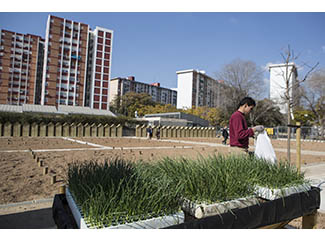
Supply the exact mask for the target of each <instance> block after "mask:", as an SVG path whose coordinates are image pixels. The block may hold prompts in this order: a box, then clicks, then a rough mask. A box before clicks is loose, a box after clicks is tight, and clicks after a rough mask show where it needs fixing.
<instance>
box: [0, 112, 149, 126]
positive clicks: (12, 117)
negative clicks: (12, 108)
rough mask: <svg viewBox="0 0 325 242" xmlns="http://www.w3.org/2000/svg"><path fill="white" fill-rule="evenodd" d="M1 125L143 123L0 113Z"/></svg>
mask: <svg viewBox="0 0 325 242" xmlns="http://www.w3.org/2000/svg"><path fill="white" fill-rule="evenodd" d="M0 122H1V123H6V122H10V123H16V122H18V123H22V124H23V123H30V124H32V123H46V124H48V123H50V122H52V123H62V124H63V123H82V124H86V123H89V124H92V123H95V124H103V125H104V124H115V125H118V124H121V125H122V126H129V127H134V126H135V125H137V124H143V122H139V121H136V120H134V119H131V118H128V117H125V116H118V117H112V116H104V115H102V116H100V115H85V114H69V115H64V114H60V115H58V114H40V113H11V112H0Z"/></svg>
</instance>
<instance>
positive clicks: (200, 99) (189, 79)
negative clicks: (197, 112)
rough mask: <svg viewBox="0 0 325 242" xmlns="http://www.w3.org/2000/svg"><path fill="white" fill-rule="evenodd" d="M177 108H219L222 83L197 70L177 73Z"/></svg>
mask: <svg viewBox="0 0 325 242" xmlns="http://www.w3.org/2000/svg"><path fill="white" fill-rule="evenodd" d="M176 74H177V95H178V96H177V108H179V109H190V108H193V107H202V106H207V107H220V106H221V105H222V89H221V86H222V83H221V82H220V81H217V80H215V79H213V78H212V77H210V76H208V75H206V74H205V71H199V70H194V69H190V70H181V71H177V72H176Z"/></svg>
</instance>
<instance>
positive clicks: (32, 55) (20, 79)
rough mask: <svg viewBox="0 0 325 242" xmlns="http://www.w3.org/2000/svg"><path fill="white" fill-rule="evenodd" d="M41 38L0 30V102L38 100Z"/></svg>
mask: <svg viewBox="0 0 325 242" xmlns="http://www.w3.org/2000/svg"><path fill="white" fill-rule="evenodd" d="M43 49H44V39H42V38H41V37H40V36H36V35H32V34H20V33H15V32H11V31H7V30H0V104H11V105H22V104H40V96H41V95H40V94H41V82H42V65H43Z"/></svg>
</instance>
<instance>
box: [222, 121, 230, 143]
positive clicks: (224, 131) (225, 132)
mask: <svg viewBox="0 0 325 242" xmlns="http://www.w3.org/2000/svg"><path fill="white" fill-rule="evenodd" d="M227 128H228V127H227V125H226V126H225V127H224V128H223V130H222V137H223V141H222V143H223V144H224V145H226V144H227V139H228V136H229V134H228V130H227Z"/></svg>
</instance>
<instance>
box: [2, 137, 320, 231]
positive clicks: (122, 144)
mask: <svg viewBox="0 0 325 242" xmlns="http://www.w3.org/2000/svg"><path fill="white" fill-rule="evenodd" d="M73 139H74V140H78V141H82V142H86V143H85V144H84V143H77V142H74V141H71V140H66V139H63V138H40V137H39V138H32V137H1V138H0V204H8V203H16V202H23V201H31V200H39V199H45V198H51V197H53V196H54V195H55V194H56V193H57V192H58V190H59V187H60V186H61V185H64V184H67V170H68V165H69V164H70V163H72V162H84V161H88V160H95V161H98V162H103V161H104V160H105V159H111V158H114V157H122V158H124V159H129V160H132V161H139V160H146V161H154V160H157V159H160V158H163V157H166V156H169V157H180V156H183V157H189V158H196V157H198V156H208V155H213V154H218V153H222V154H226V153H228V152H229V148H228V146H224V145H221V141H222V139H221V138H186V139H185V138H182V139H181V140H186V141H197V142H204V143H212V144H219V145H218V146H209V145H207V144H204V143H201V144H192V143H183V142H180V139H174V140H173V141H170V140H169V141H168V142H167V141H166V140H160V141H157V140H155V139H153V140H147V139H143V138H142V139H140V138H73ZM250 144H251V145H253V144H254V141H253V140H250ZM272 145H273V147H274V148H275V149H276V148H286V141H279V140H272ZM295 145H296V144H295V142H292V144H291V147H292V149H295V148H296V146H295ZM54 149H55V151H51V150H54ZM63 149H64V150H63ZM31 150H33V152H34V153H35V155H36V157H38V158H39V159H40V160H42V161H43V167H39V166H38V164H37V162H36V161H35V159H33V156H32V153H31ZM302 150H310V151H325V143H316V142H302ZM276 155H277V158H278V159H282V158H285V157H286V153H285V152H277V151H276ZM291 159H292V161H293V162H294V161H295V159H296V157H295V154H294V153H292V154H291ZM314 162H325V156H320V155H302V163H303V164H307V163H314ZM45 166H46V167H48V171H49V172H48V174H45V175H43V170H44V167H45ZM53 175H56V183H55V184H51V176H53ZM0 215H1V212H0ZM318 219H319V223H318V227H319V228H325V215H324V214H320V215H319V218H318ZM300 224H301V221H300V222H299V219H296V220H294V221H292V222H291V223H290V225H292V226H295V227H299V225H300Z"/></svg>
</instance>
